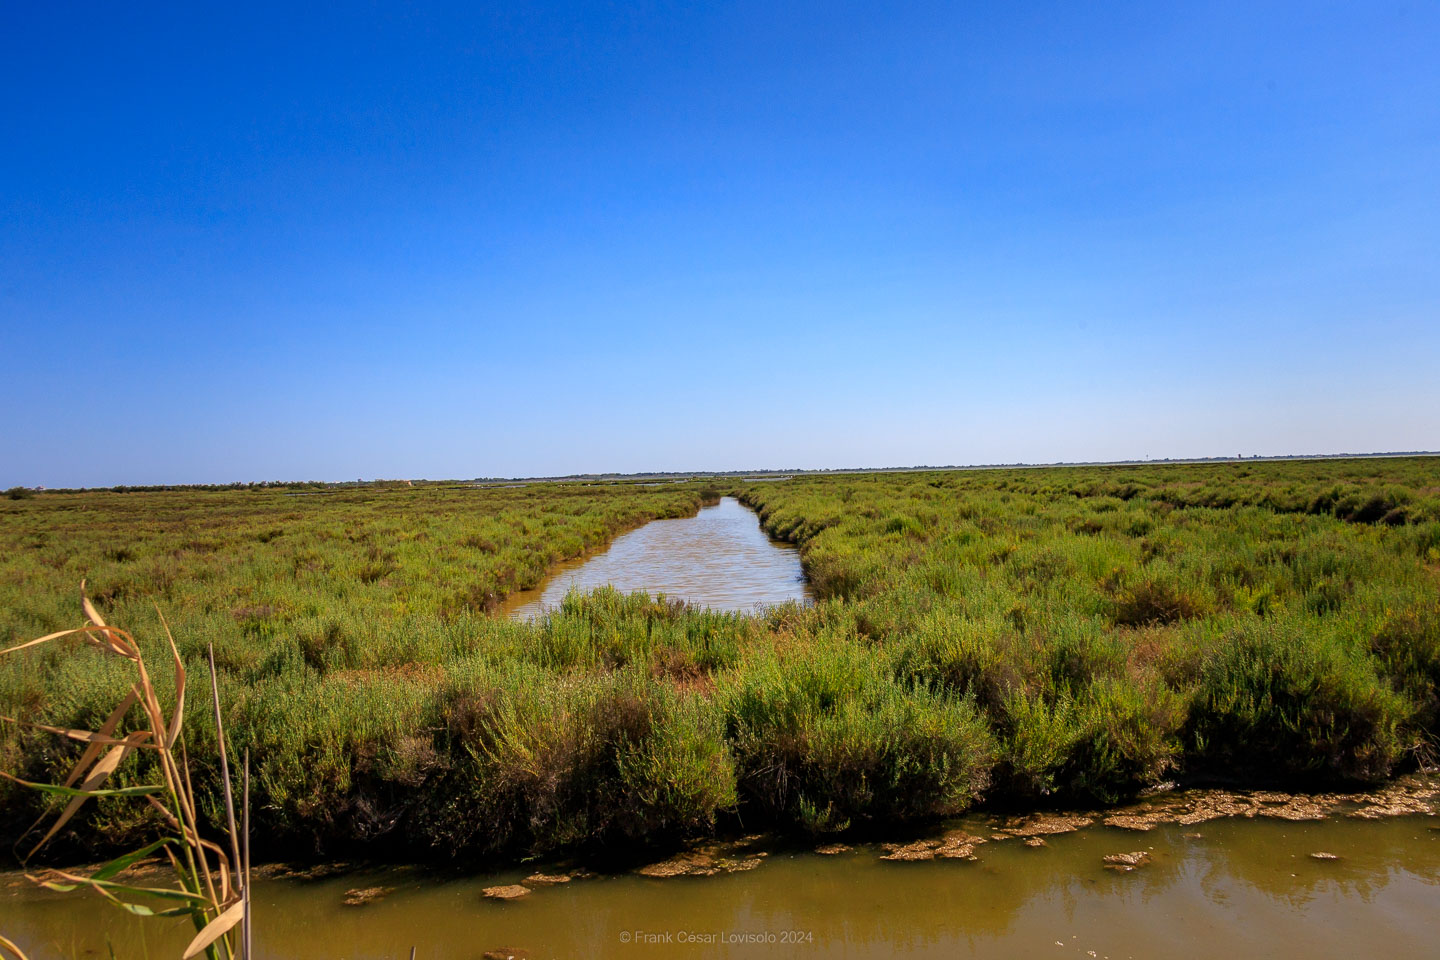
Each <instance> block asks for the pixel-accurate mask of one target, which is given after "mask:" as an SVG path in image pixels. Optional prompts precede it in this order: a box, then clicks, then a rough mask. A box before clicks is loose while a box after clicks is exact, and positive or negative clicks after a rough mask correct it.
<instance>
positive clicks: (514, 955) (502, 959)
mask: <svg viewBox="0 0 1440 960" xmlns="http://www.w3.org/2000/svg"><path fill="white" fill-rule="evenodd" d="M529 956H530V952H529V951H528V950H521V949H520V948H518V947H500V948H499V949H496V950H486V951H485V952H484V953H482V954H480V958H481V960H527V958H528V957H529Z"/></svg>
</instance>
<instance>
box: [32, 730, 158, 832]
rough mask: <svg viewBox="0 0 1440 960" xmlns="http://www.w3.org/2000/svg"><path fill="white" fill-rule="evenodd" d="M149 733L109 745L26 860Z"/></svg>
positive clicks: (135, 735)
mask: <svg viewBox="0 0 1440 960" xmlns="http://www.w3.org/2000/svg"><path fill="white" fill-rule="evenodd" d="M149 735H150V731H148V730H142V731H141V732H139V733H132V734H130V736H129V737H127V738H126V739H125V741H124V742H123V743H122V744H121V745H120V746H118V747H111V748H110V749H109V751H108V752H107V753H106V754H105V756H103V757H101V758H100V760H99V761H98V762H97V763H96V764H95V766H94V767H92V768H91V770H90V773H89V774H87V775H86V777H85V779H84V781H83V782H81V784H80V789H81V790H83V791H85V793H83V794H81V795H80V796H77V797H74V798H72V799H71V800H70V802H69V803H68V804H66V806H65V809H64V810H63V811H61V813H60V816H59V817H57V818H56V820H55V822H54V823H52V824H51V825H50V829H49V830H48V831H46V833H45V836H44V837H42V838H41V840H40V842H39V843H37V844H35V846H34V847H32V848H31V850H30V852H29V853H28V854H26V856H25V859H26V860H29V859H30V858H31V857H33V856H35V854H36V852H37V851H39V849H40V848H41V847H43V846H45V844H46V843H48V842H49V841H50V838H51V837H53V836H55V834H56V833H58V832H59V830H60V828H61V827H63V826H65V824H67V823H69V822H70V819H71V818H72V817H74V816H75V814H76V813H78V812H79V811H80V808H81V807H82V806H84V805H85V801H86V800H89V799H90V797H89V796H88V794H89V792H90V791H92V790H99V789H100V786H101V784H103V783H104V782H105V781H106V780H108V779H109V778H110V774H112V773H114V772H115V768H116V767H118V766H120V761H121V760H124V759H125V757H126V755H128V754H129V753H130V751H131V750H132V749H134V743H138V742H139V740H141V739H144V738H145V737H148V736H149ZM132 741H133V743H132Z"/></svg>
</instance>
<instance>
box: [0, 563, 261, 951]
mask: <svg viewBox="0 0 1440 960" xmlns="http://www.w3.org/2000/svg"><path fill="white" fill-rule="evenodd" d="M80 604H81V608H82V609H83V611H84V613H85V616H86V619H87V620H88V622H87V623H86V624H85V625H84V626H81V627H77V628H75V629H72V630H61V631H59V632H57V633H52V634H48V635H47V636H44V637H40V638H38V639H35V640H31V641H28V642H26V643H22V644H19V645H18V646H15V647H11V648H9V649H8V650H0V655H4V654H7V653H16V652H18V651H21V650H25V649H28V648H30V647H36V646H39V645H41V644H44V643H49V642H50V641H53V640H61V639H64V638H66V637H79V638H80V639H81V640H83V641H84V642H85V643H86V644H88V645H89V646H92V647H94V648H96V649H98V650H99V651H100V652H101V653H102V654H106V655H110V656H118V657H121V658H123V659H126V660H129V661H130V662H131V663H133V664H134V666H135V673H136V682H135V684H134V685H133V686H132V687H131V688H130V690H129V692H128V693H127V694H126V695H125V697H124V698H123V699H122V700H121V701H120V703H119V704H118V705H117V706H116V707H115V709H114V710H113V711H112V712H111V713H110V715H109V716H108V717H107V718H106V719H105V722H104V723H102V724H101V725H100V729H98V730H94V731H90V730H70V729H65V728H61V727H52V726H46V725H45V724H39V723H29V722H26V721H22V720H18V719H15V718H12V717H0V719H3V720H6V721H8V722H11V723H16V724H19V725H21V726H26V727H31V728H33V729H39V730H45V731H47V732H50V733H53V734H55V735H57V736H61V737H65V738H67V739H71V740H76V741H78V742H81V743H84V744H86V746H85V749H84V751H83V752H82V753H81V755H80V759H79V761H78V762H77V763H76V764H75V766H74V768H73V769H71V771H70V773H69V775H68V776H67V777H66V778H65V782H64V783H63V784H48V783H31V782H29V781H26V780H21V779H20V778H19V777H16V776H14V775H12V774H10V773H7V772H5V771H3V770H0V776H3V777H5V778H6V779H8V780H11V781H13V782H15V783H18V784H20V785H21V786H24V787H28V788H30V789H33V790H38V791H41V792H43V793H47V794H51V795H54V796H61V797H67V798H69V802H68V803H67V804H66V805H65V808H64V809H63V810H62V811H61V812H60V814H59V815H58V816H56V817H55V819H54V821H53V822H51V824H50V826H49V828H48V829H47V830H46V832H45V835H44V836H43V837H41V838H40V841H39V842H38V843H36V844H35V846H34V847H33V848H31V850H30V852H29V853H27V854H26V855H25V856H24V857H23V858H22V863H24V862H28V861H29V860H30V859H31V858H33V857H34V856H35V854H36V853H38V852H39V851H40V850H41V848H43V847H44V846H45V844H47V843H49V842H50V840H51V839H52V838H53V837H54V836H55V835H56V834H57V833H58V832H59V831H60V829H61V828H62V827H64V826H65V825H66V824H67V823H69V822H70V821H71V820H72V819H73V818H74V817H75V815H76V814H77V813H78V812H79V811H80V809H81V807H83V806H84V804H85V802H86V801H87V800H89V799H90V798H92V797H144V798H145V800H146V802H147V803H149V804H150V806H151V807H152V808H153V809H154V810H155V811H156V812H157V813H158V814H159V815H160V819H161V821H162V822H163V823H164V824H165V825H166V826H167V827H168V828H169V829H170V830H171V831H173V833H171V834H166V835H164V836H162V837H161V838H160V839H159V840H156V841H155V842H153V843H150V844H148V845H146V846H144V847H142V848H140V849H139V850H135V851H132V852H130V853H127V854H124V855H123V856H120V857H117V858H115V859H114V860H111V861H110V862H109V863H106V864H104V865H102V866H101V867H100V868H99V869H97V870H95V871H94V872H93V873H91V874H89V875H85V876H82V875H79V874H75V873H71V872H67V871H64V870H59V869H53V868H52V869H50V870H47V871H44V873H43V874H39V875H37V874H32V873H28V872H27V873H26V877H27V878H28V879H30V880H31V881H33V882H35V883H37V884H39V885H41V886H43V887H46V888H48V889H51V890H58V891H61V892H68V891H72V890H76V889H78V888H80V887H82V886H83V887H89V888H90V889H91V890H93V891H94V892H95V893H97V894H99V895H100V896H102V897H104V898H105V899H107V900H109V901H111V902H113V903H115V904H117V905H118V906H120V907H122V908H123V909H125V910H127V911H129V912H130V913H132V914H135V915H137V916H162V917H165V916H188V917H189V918H190V920H191V921H192V923H194V925H195V930H196V933H195V937H194V939H193V940H191V941H190V944H189V946H187V947H186V948H185V951H184V953H183V954H182V960H191V958H193V957H197V956H199V955H200V954H202V953H203V954H205V955H206V956H207V957H209V958H210V960H234V958H237V957H238V958H240V960H248V957H249V956H250V955H251V954H250V939H249V922H248V914H249V902H250V896H249V887H250V870H249V867H250V844H249V756H248V752H247V756H246V771H245V777H246V791H245V827H246V828H245V833H244V836H243V837H242V836H241V835H240V832H239V831H238V830H237V829H236V825H235V806H234V802H233V799H232V797H231V792H230V770H229V764H228V761H227V758H226V753H225V727H224V722H223V718H222V716H221V711H220V686H219V681H218V679H217V677H216V673H215V661H214V652H213V650H212V651H211V654H210V690H211V695H212V699H213V703H214V710H215V735H216V738H217V741H218V743H219V751H220V767H221V776H222V777H223V778H224V795H225V808H226V814H227V833H228V839H229V841H230V843H229V846H230V853H229V854H228V855H227V854H226V852H225V849H224V848H223V847H221V846H220V845H219V844H217V843H214V842H213V841H210V840H207V839H205V838H204V837H202V836H201V834H200V820H199V816H198V814H197V812H196V803H195V790H194V787H193V785H192V784H191V780H190V766H189V762H188V756H187V754H186V751H185V744H184V742H183V741H182V740H181V727H182V724H183V721H184V711H185V681H186V674H185V664H184V661H182V660H181V658H180V651H179V648H178V647H177V646H176V645H175V638H174V637H173V636H172V635H171V634H170V626H169V624H165V638H166V640H167V642H168V643H169V646H170V653H171V656H172V657H173V658H174V667H175V707H174V710H173V711H172V712H171V713H170V715H169V716H168V717H167V716H166V714H165V711H164V709H163V708H162V707H161V705H160V697H159V694H158V692H157V688H156V686H155V683H154V681H153V680H152V679H151V677H150V672H149V670H148V669H147V668H146V666H145V658H144V656H143V654H142V653H141V650H140V645H139V643H137V642H136V640H135V638H134V637H132V636H131V635H130V634H129V633H127V632H126V631H124V630H121V629H119V628H117V627H112V626H110V625H108V624H106V622H105V620H104V619H103V618H102V617H101V616H100V613H99V612H98V611H97V610H96V609H95V607H94V605H93V604H91V602H90V600H89V598H88V597H86V596H85V584H84V583H83V582H82V583H81V584H80ZM161 622H162V623H164V617H163V616H162V617H161ZM137 705H138V706H139V707H140V712H141V720H142V721H143V725H142V726H141V727H140V729H137V730H134V731H132V732H130V733H127V734H124V735H119V734H117V731H118V730H119V729H120V727H121V725H122V723H124V721H125V720H126V718H127V717H130V716H131V714H132V712H133V708H134V707H136V706H137ZM107 748H108V749H107ZM177 749H178V753H179V756H178V757H177V755H176V754H177ZM138 750H153V751H155V754H156V757H157V760H158V766H159V768H160V779H161V782H160V783H157V784H150V785H145V786H138V787H115V788H106V787H105V786H104V784H105V782H106V781H107V780H108V779H109V778H110V776H111V775H112V774H113V773H114V772H115V771H116V770H117V769H118V768H119V767H120V764H121V762H122V761H124V760H125V758H126V757H127V756H128V755H129V754H130V753H132V752H134V751H138ZM77 783H78V784H79V786H76V784H77ZM46 816H48V815H42V816H41V818H40V819H39V820H37V821H36V822H35V824H34V825H33V826H32V827H31V830H34V829H35V828H37V827H39V826H40V824H41V823H43V822H44V821H45V819H46ZM27 832H28V831H27ZM160 851H163V852H164V853H165V855H166V857H167V858H168V859H169V861H170V864H171V866H172V867H173V868H174V870H175V874H176V881H177V885H176V886H175V887H148V886H147V887H141V886H135V885H134V884H130V883H124V882H120V881H117V880H116V879H115V878H116V877H119V876H120V875H121V874H123V873H124V872H125V871H126V870H127V869H129V868H130V867H132V866H134V865H135V864H136V863H138V862H139V861H141V860H143V859H145V858H147V857H150V856H152V855H154V854H156V853H158V852H160ZM177 851H178V853H177ZM212 854H213V864H214V866H213V867H212V859H211V855H212ZM242 867H243V872H242ZM232 877H233V879H232ZM217 878H218V882H219V886H218V887H217V886H216V881H217ZM156 899H158V900H162V901H166V902H168V903H171V904H174V905H173V906H169V907H166V908H163V909H156V908H155V907H153V906H151V905H149V904H147V903H145V902H143V901H145V900H151V901H153V900H156ZM242 921H244V923H243V925H242ZM237 927H239V929H237ZM0 951H9V953H11V954H13V955H15V957H17V958H18V960H25V957H24V954H23V953H21V952H20V950H19V948H18V947H16V946H15V944H13V943H11V942H10V941H9V940H6V939H5V938H4V937H0ZM0 956H3V952H0Z"/></svg>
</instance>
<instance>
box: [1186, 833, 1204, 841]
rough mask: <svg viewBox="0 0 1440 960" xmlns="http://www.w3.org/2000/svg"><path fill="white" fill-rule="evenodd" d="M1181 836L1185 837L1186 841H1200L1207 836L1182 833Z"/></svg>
mask: <svg viewBox="0 0 1440 960" xmlns="http://www.w3.org/2000/svg"><path fill="white" fill-rule="evenodd" d="M1180 836H1182V837H1184V838H1185V839H1186V840H1199V839H1200V838H1201V837H1203V836H1205V834H1203V833H1182V834H1180Z"/></svg>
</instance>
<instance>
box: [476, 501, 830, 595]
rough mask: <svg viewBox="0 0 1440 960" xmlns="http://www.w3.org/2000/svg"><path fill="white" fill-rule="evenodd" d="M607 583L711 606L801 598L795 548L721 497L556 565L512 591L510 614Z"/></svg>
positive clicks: (748, 511)
mask: <svg viewBox="0 0 1440 960" xmlns="http://www.w3.org/2000/svg"><path fill="white" fill-rule="evenodd" d="M607 584H608V585H610V586H613V587H615V588H616V589H617V590H620V591H621V592H622V593H631V592H633V591H636V590H644V591H645V592H647V593H649V594H651V595H652V596H653V595H655V594H659V593H663V594H665V595H667V596H669V597H675V598H678V599H681V600H685V601H686V602H688V603H692V604H694V605H695V606H699V607H709V608H711V609H714V610H755V609H758V608H761V607H769V606H775V605H777V604H781V603H785V602H786V601H789V600H796V601H801V602H804V601H805V600H806V599H807V597H808V591H807V589H806V584H805V573H804V571H803V570H802V569H801V567H800V552H799V551H798V550H797V549H795V547H794V546H792V545H790V544H787V543H779V542H777V541H775V540H772V539H770V537H768V536H767V535H766V534H765V531H764V530H762V529H761V528H760V518H759V517H758V516H756V515H755V512H754V511H753V510H751V509H749V508H748V507H746V506H745V505H744V504H742V503H741V502H740V501H739V500H736V499H735V498H734V497H722V498H721V500H720V502H719V503H718V504H716V505H714V506H709V507H702V508H701V509H700V512H699V513H697V514H696V515H695V516H693V517H684V518H681V519H674V520H653V521H651V522H650V523H647V524H645V525H644V526H643V527H639V528H638V529H635V530H631V531H630V532H629V533H625V534H622V535H621V536H619V537H616V538H615V540H614V541H613V542H612V543H611V544H610V545H609V546H608V547H607V548H605V550H604V551H602V552H600V553H598V554H594V555H592V556H588V557H581V558H579V559H576V560H571V561H569V562H567V563H564V564H561V565H560V566H559V567H558V568H557V569H556V570H554V571H552V572H551V574H550V575H549V576H548V577H547V578H546V579H545V582H544V583H542V584H541V585H540V586H539V587H537V588H536V589H534V590H525V591H522V592H520V593H516V594H514V595H512V596H511V597H510V598H509V600H508V601H507V602H506V603H505V605H504V607H503V610H504V612H505V613H508V614H509V615H510V616H512V617H517V618H521V619H524V618H528V617H534V616H539V615H540V614H541V613H543V612H544V611H545V610H547V609H553V608H554V607H557V606H559V605H560V601H561V600H563V599H564V598H565V594H566V593H567V592H569V591H570V590H571V589H579V590H593V589H595V588H596V587H602V586H605V585H607Z"/></svg>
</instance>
